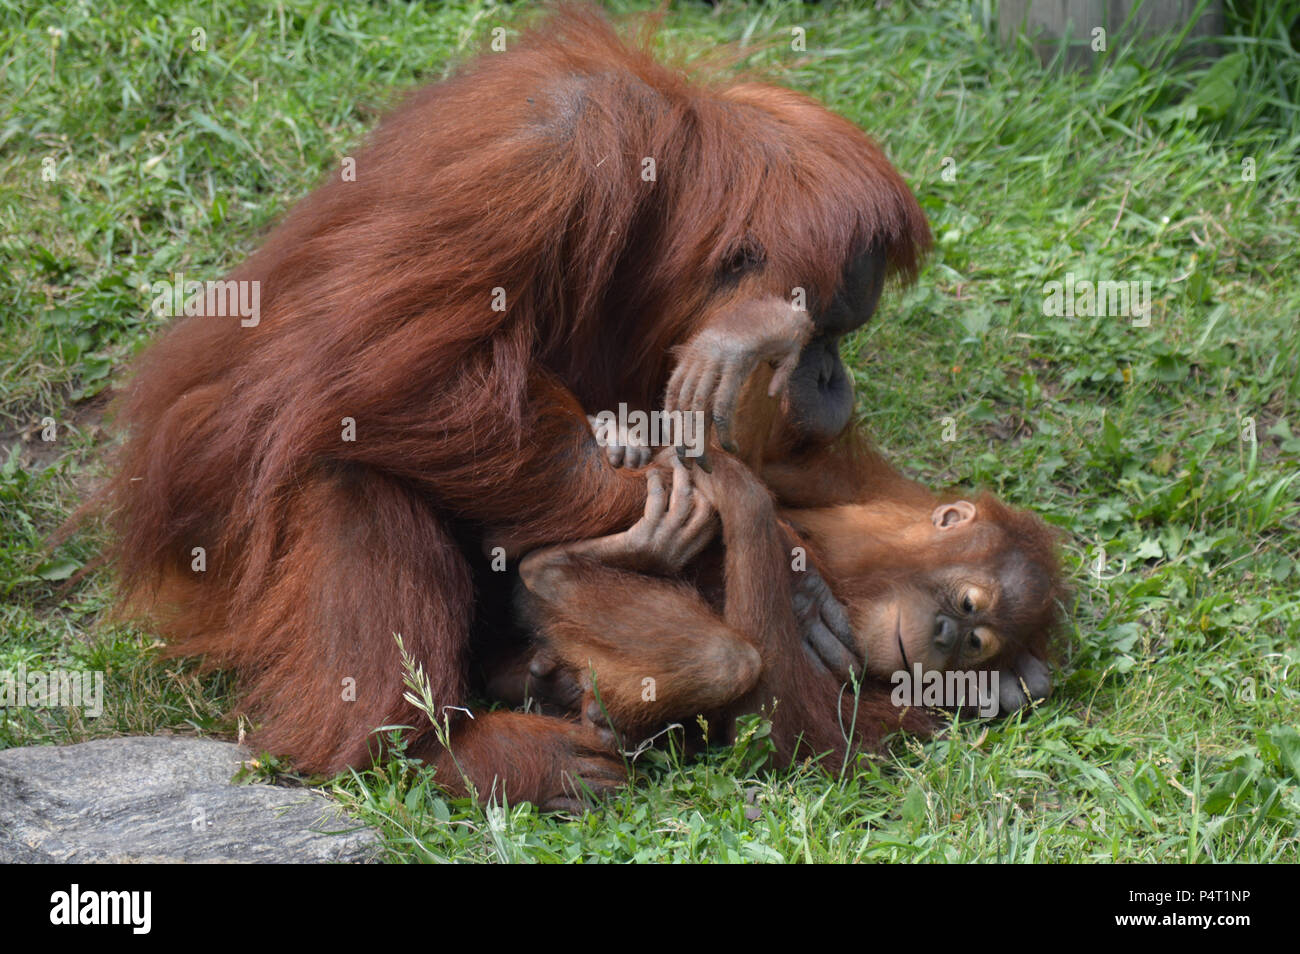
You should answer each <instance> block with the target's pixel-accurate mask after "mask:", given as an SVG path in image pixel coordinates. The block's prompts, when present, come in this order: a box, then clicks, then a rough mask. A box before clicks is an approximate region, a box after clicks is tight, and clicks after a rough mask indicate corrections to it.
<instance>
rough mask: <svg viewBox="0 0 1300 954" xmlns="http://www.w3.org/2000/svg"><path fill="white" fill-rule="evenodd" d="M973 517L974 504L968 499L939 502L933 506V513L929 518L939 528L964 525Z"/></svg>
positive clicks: (946, 528)
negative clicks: (936, 505)
mask: <svg viewBox="0 0 1300 954" xmlns="http://www.w3.org/2000/svg"><path fill="white" fill-rule="evenodd" d="M974 519H975V505H974V504H973V503H971V502H970V501H969V500H956V501H953V502H952V503H946V504H940V505H939V506H938V507H935V508H934V513H932V514H930V520H931V521H932V522H933V523H934V525H935V526H936V527H938V528H939V529H940V530H952V529H955V528H956V527H964V526H965V525H966V524H968V523H970V522H971V521H972V520H974Z"/></svg>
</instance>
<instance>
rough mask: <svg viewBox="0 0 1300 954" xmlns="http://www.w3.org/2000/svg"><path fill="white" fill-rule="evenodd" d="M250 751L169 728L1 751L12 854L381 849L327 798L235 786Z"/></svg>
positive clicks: (126, 858) (272, 857)
mask: <svg viewBox="0 0 1300 954" xmlns="http://www.w3.org/2000/svg"><path fill="white" fill-rule="evenodd" d="M250 757H251V756H250V754H249V752H248V751H247V750H246V749H243V748H240V747H239V746H237V745H234V744H232V743H229V742H215V741H212V740H210V739H193V738H182V737H167V736H154V737H144V738H126V739H99V740H96V741H94V742H83V743H81V744H80V745H67V746H50V745H41V746H32V747H29V748H23V749H9V750H7V751H3V752H0V863H14V862H42V861H44V862H109V863H113V862H117V863H122V862H240V861H247V862H357V861H370V860H373V859H374V858H375V856H376V855H377V853H378V839H377V837H376V835H375V833H374V832H373V831H371V830H369V829H366V828H362V827H361V826H360V825H359V824H358V823H357V822H355V821H353V820H351V819H349V818H348V816H347V815H345V814H344V813H343V812H342V811H341V810H340V809H339V807H338V806H337V805H336V804H335V803H334V802H332V801H330V800H329V799H328V798H326V797H325V796H323V795H320V794H317V793H315V792H311V791H309V790H308V789H305V788H277V787H275V786H272V785H260V784H259V785H232V784H231V782H230V780H231V777H232V776H233V775H234V774H235V772H236V771H237V770H238V768H239V763H240V762H241V761H242V760H245V759H248V758H250Z"/></svg>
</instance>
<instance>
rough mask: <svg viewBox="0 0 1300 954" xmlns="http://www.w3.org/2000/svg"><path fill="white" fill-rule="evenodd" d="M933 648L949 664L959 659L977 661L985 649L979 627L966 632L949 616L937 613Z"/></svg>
mask: <svg viewBox="0 0 1300 954" xmlns="http://www.w3.org/2000/svg"><path fill="white" fill-rule="evenodd" d="M934 648H935V649H937V650H938V651H939V652H940V653H942V654H943V657H944V658H945V659H946V660H948V661H949V662H950V663H951V662H955V661H956V660H957V659H958V658H959V657H960V658H965V659H979V658H980V657H981V656H983V655H984V650H985V648H986V646H985V637H984V636H983V635H981V633H980V631H979V627H976V628H975V629H973V630H966V629H964V628H963V627H962V625H961V624H960V623H958V622H957V621H956V620H955V619H953V618H952V617H951V616H946V615H944V614H943V613H939V614H938V615H936V616H935V618H934Z"/></svg>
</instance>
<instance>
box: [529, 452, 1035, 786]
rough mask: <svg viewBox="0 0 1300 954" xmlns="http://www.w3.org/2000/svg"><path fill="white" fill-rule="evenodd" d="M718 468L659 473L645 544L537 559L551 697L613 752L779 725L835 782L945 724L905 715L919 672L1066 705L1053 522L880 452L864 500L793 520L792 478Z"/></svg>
mask: <svg viewBox="0 0 1300 954" xmlns="http://www.w3.org/2000/svg"><path fill="white" fill-rule="evenodd" d="M712 456H713V472H712V473H711V474H710V473H704V472H702V471H701V470H700V469H699V468H695V469H692V470H688V469H687V468H686V467H684V466H683V465H682V464H681V463H679V462H678V461H677V460H676V459H673V460H672V461H671V474H672V477H671V487H667V486H665V484H666V483H667V480H666V479H665V476H664V475H665V473H666V472H667V469H666V468H664V467H662V466H660V467H659V468H657V469H652V470H651V471H649V473H648V475H647V480H648V482H649V495H648V498H647V501H646V507H645V513H644V516H643V517H642V519H641V520H640V521H639V522H638V523H637V524H635V525H634V526H633V527H632V528H630V529H629V530H627V531H624V532H622V533H616V534H612V535H609V536H604V537H599V538H596V539H592V540H584V541H579V542H576V543H569V544H563V545H559V546H551V547H545V548H543V549H539V550H536V551H534V552H532V553H530V554H529V555H528V556H527V557H526V558H525V559H524V560H523V562H522V563H521V565H520V576H521V579H522V584H523V586H522V588H521V591H520V593H521V595H520V598H519V606H520V610H521V612H522V614H523V616H524V618H525V620H526V621H527V623H528V624H529V625H530V626H531V627H532V630H533V631H534V632H535V634H536V636H537V639H538V641H539V643H540V646H541V652H540V653H539V656H538V657H537V658H536V659H535V660H534V661H533V663H532V666H531V674H532V676H533V677H535V679H536V681H537V683H536V684H535V685H534V686H533V687H532V690H531V691H532V693H533V694H534V695H537V696H540V697H541V698H542V699H543V700H549V701H552V702H555V701H560V702H561V703H562V704H566V703H567V704H569V705H571V706H573V707H576V708H578V709H579V711H580V712H581V716H582V718H583V720H584V721H586V722H589V723H591V724H593V725H595V726H596V727H597V728H598V729H600V730H602V731H604V732H605V733H606V738H607V741H609V742H611V743H613V742H614V741H615V738H614V736H615V734H617V736H618V737H621V740H622V741H623V742H624V743H629V742H633V743H634V742H636V741H639V740H641V739H644V738H646V737H648V736H650V735H653V734H654V733H656V732H658V731H659V730H660V729H662V728H663V727H664V726H665V725H666V724H668V723H669V722H673V721H681V722H685V723H688V724H690V723H692V722H694V717H695V716H697V715H702V716H704V717H705V719H706V720H707V722H708V724H709V725H710V726H711V727H718V726H721V727H723V731H724V732H728V733H729V732H730V731H731V728H732V726H733V724H734V720H735V718H736V717H737V716H739V715H742V714H745V713H753V712H763V713H765V714H766V715H768V717H769V718H770V719H771V722H772V733H771V738H772V740H773V742H774V743H775V746H776V755H777V758H778V760H779V761H782V762H786V761H788V760H789V759H791V758H795V757H804V756H822V757H824V759H825V761H824V763H823V764H825V765H827V766H828V767H831V768H833V769H834V768H838V767H839V766H840V765H841V764H842V763H843V761H844V760H845V759H846V758H847V757H848V756H849V755H850V754H851V753H852V752H854V751H863V750H872V749H876V748H878V747H879V745H880V742H881V740H882V739H883V738H884V736H885V735H886V734H888V733H889V732H892V731H894V730H896V729H904V730H907V731H910V732H915V733H920V734H928V733H929V732H931V731H932V730H933V729H934V728H935V727H936V726H937V725H938V719H937V718H936V716H935V714H933V713H932V712H930V711H927V710H926V709H925V708H922V707H918V706H915V705H903V706H899V705H895V704H894V703H893V702H892V701H891V699H890V695H891V693H890V688H889V686H888V683H887V681H886V680H888V679H889V678H890V677H891V676H893V675H894V674H895V673H897V672H899V671H904V672H907V673H908V674H909V676H915V675H916V674H918V673H917V669H916V667H919V669H920V671H924V672H930V671H944V672H948V671H953V670H980V671H983V672H984V673H986V674H989V675H996V676H997V677H998V683H997V685H998V690H997V694H996V698H997V700H998V702H999V703H1000V707H1001V709H1002V711H1004V712H1006V711H1011V710H1014V709H1018V708H1020V707H1021V706H1023V705H1026V704H1029V703H1031V702H1032V701H1035V700H1038V699H1041V698H1043V697H1045V696H1046V695H1047V694H1048V692H1049V691H1050V688H1051V683H1050V678H1049V675H1048V670H1047V666H1046V664H1045V663H1044V661H1043V660H1044V658H1045V657H1046V649H1047V640H1048V636H1049V634H1050V633H1051V631H1052V629H1053V628H1054V626H1055V623H1056V612H1057V601H1058V596H1059V584H1058V571H1057V566H1056V559H1055V555H1054V549H1053V538H1052V535H1051V533H1050V531H1049V530H1048V529H1047V527H1046V526H1045V525H1044V524H1042V523H1041V521H1039V520H1038V519H1037V518H1036V517H1034V516H1033V515H1031V514H1028V513H1025V512H1022V511H1016V510H1012V509H1011V508H1009V507H1006V506H1005V505H1003V504H1002V503H1000V502H999V501H997V500H996V499H995V498H993V497H991V496H988V495H982V496H980V497H978V498H976V499H975V500H974V501H970V500H965V499H949V498H944V497H939V496H936V495H934V494H933V493H931V492H930V491H929V490H927V489H925V488H924V487H921V486H920V485H919V484H916V483H915V482H913V481H910V480H907V479H906V478H904V477H902V476H901V475H900V474H898V472H897V471H895V470H894V469H893V468H892V467H890V466H889V465H888V463H886V462H885V461H884V460H883V459H881V458H879V456H878V455H873V456H871V457H870V458H869V459H867V460H866V461H865V464H866V470H862V469H861V468H862V464H863V462H862V461H859V468H860V470H859V472H860V473H868V472H869V475H870V478H871V479H870V495H869V496H866V495H864V499H860V500H856V501H850V502H846V503H842V504H836V505H833V506H820V507H783V508H781V509H778V508H777V507H776V504H775V503H774V500H773V496H772V492H771V491H770V490H769V486H768V484H769V482H772V483H775V484H778V485H779V484H780V482H781V480H782V475H781V474H780V473H777V472H773V473H772V474H771V475H770V477H769V474H768V473H767V472H765V473H764V479H763V480H760V479H759V478H758V477H757V476H756V475H755V474H754V472H753V470H751V469H750V468H749V467H747V466H745V465H744V464H743V463H741V462H740V461H739V460H737V459H736V458H735V457H732V456H731V455H728V454H725V453H716V454H713V455H712ZM661 462H662V459H661ZM785 476H786V477H788V476H789V475H785ZM714 509H716V512H717V515H718V517H720V519H721V525H722V534H721V537H722V540H721V542H722V546H721V547H720V548H719V547H718V546H716V545H711V544H714V536H715V533H716V529H715V526H714V519H713V516H714ZM804 567H806V569H804ZM792 569H793V572H792ZM828 586H829V588H830V591H831V593H833V594H834V596H835V597H837V598H838V600H835V599H831V600H828V599H826V598H825V596H826V595H827V594H826V593H825V588H826V587H828ZM841 604H842V607H841ZM864 663H865V667H864ZM864 668H865V674H864ZM855 670H856V672H854V671H855ZM858 676H860V677H861V684H860V685H859V686H858V688H857V691H856V692H855V691H854V690H853V688H852V686H849V687H848V688H847V689H846V682H849V681H850V679H852V678H856V677H858ZM966 701H967V704H968V705H969V704H973V703H974V700H973V699H969V698H968V699H967V700H966ZM986 701H987V700H986ZM949 704H953V703H952V702H949Z"/></svg>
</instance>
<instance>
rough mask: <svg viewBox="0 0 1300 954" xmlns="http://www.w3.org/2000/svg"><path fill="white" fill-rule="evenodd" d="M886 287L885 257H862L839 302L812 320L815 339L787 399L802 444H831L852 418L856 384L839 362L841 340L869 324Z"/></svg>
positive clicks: (833, 301)
mask: <svg viewBox="0 0 1300 954" xmlns="http://www.w3.org/2000/svg"><path fill="white" fill-rule="evenodd" d="M884 283H885V259H884V256H883V255H881V254H879V253H864V254H862V255H860V256H858V258H856V259H855V260H854V261H853V262H852V263H851V264H850V265H849V267H848V268H846V269H845V271H844V280H843V282H842V283H841V284H840V287H839V288H838V289H837V290H836V293H835V297H834V298H833V299H831V301H830V302H829V303H828V304H827V305H826V306H825V307H823V308H821V309H819V310H818V311H817V312H816V313H815V314H814V315H813V327H814V329H815V330H814V332H813V336H812V338H811V340H809V342H808V344H807V345H805V346H804V349H803V351H802V352H801V353H800V355H799V363H798V365H796V367H795V369H794V373H793V374H792V375H791V376H790V382H789V384H788V385H787V386H786V393H785V413H786V416H787V419H788V421H789V423H790V424H791V425H792V426H793V428H794V430H795V431H796V433H798V434H799V435H800V436H801V437H802V438H804V439H806V440H809V441H812V442H815V443H825V442H827V441H830V440H832V439H833V438H835V437H836V436H837V435H838V434H839V433H840V432H842V431H843V430H844V428H846V427H847V426H848V424H849V421H850V419H851V418H852V417H853V379H852V377H851V376H850V375H849V372H848V369H847V368H845V367H844V362H843V361H842V360H841V359H840V352H839V345H840V340H841V339H842V338H843V337H844V336H845V335H847V334H849V333H850V332H853V331H856V330H857V329H858V328H861V327H862V326H863V325H865V324H866V323H867V321H868V320H869V319H870V318H871V316H872V314H873V313H874V312H875V310H876V306H877V304H879V302H880V291H881V289H882V288H883V287H884Z"/></svg>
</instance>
